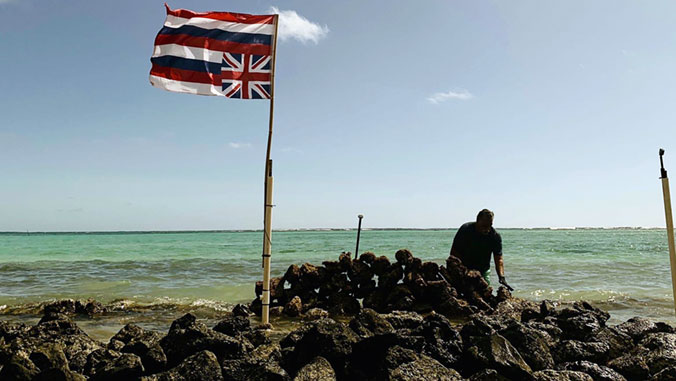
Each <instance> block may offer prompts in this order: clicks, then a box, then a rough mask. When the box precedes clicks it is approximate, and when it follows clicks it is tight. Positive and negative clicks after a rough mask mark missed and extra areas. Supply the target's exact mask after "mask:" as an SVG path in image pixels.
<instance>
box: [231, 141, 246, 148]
mask: <svg viewBox="0 0 676 381" xmlns="http://www.w3.org/2000/svg"><path fill="white" fill-rule="evenodd" d="M228 145H229V146H230V148H234V149H240V148H249V147H251V143H239V142H230V143H228Z"/></svg>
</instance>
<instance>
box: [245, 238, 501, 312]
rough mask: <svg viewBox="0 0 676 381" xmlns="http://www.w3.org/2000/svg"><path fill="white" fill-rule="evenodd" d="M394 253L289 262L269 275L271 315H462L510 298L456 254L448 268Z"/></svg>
mask: <svg viewBox="0 0 676 381" xmlns="http://www.w3.org/2000/svg"><path fill="white" fill-rule="evenodd" d="M394 257H395V261H393V262H391V261H390V260H389V259H388V258H387V257H386V256H380V257H377V256H376V255H375V254H373V253H371V252H366V253H364V254H362V255H360V256H359V259H352V254H351V253H342V254H340V256H339V257H338V260H337V261H326V262H323V263H322V265H321V266H315V265H313V264H310V263H305V264H303V265H301V266H300V267H299V266H297V265H291V266H289V268H288V269H287V271H286V273H285V274H284V275H283V276H280V277H274V278H271V281H270V298H271V314H272V315H279V314H282V313H283V314H285V315H287V316H290V317H296V316H299V315H302V314H305V313H307V312H308V311H310V310H313V309H314V308H320V309H324V310H328V311H329V312H330V313H332V314H345V315H354V314H356V313H358V312H359V310H360V309H361V308H362V306H363V307H364V308H371V309H373V310H375V311H377V312H381V313H387V312H390V311H395V310H396V311H415V312H421V313H426V312H431V311H436V312H437V313H441V314H443V315H444V316H447V317H449V318H460V317H467V316H470V315H472V314H474V313H477V312H480V311H483V312H491V311H493V309H494V308H495V307H496V306H497V305H498V303H499V302H500V301H502V300H505V299H508V298H510V294H509V291H507V289H505V288H504V287H501V288H500V289H499V290H498V293H497V296H494V295H493V289H492V288H491V287H490V286H489V285H488V283H486V281H485V280H484V279H483V278H482V277H481V274H480V273H479V272H478V271H470V270H468V269H467V268H465V266H463V265H462V263H461V262H460V261H459V260H458V259H457V258H455V257H450V258H449V259H448V260H447V261H446V266H439V265H438V264H436V263H434V262H423V261H421V260H420V258H416V257H414V256H413V254H411V252H410V251H408V250H406V249H402V250H399V251H397V252H396V253H395V255H394ZM255 292H256V299H254V301H253V302H252V303H251V309H252V310H253V311H254V312H256V313H258V314H260V312H261V299H260V297H261V294H262V292H263V283H262V282H257V283H256V288H255ZM360 300H361V303H360Z"/></svg>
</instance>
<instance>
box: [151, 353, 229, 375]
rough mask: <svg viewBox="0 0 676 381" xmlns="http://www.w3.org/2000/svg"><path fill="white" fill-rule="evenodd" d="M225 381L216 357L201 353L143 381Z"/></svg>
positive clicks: (212, 354) (211, 354)
mask: <svg viewBox="0 0 676 381" xmlns="http://www.w3.org/2000/svg"><path fill="white" fill-rule="evenodd" d="M207 380H208V381H223V374H222V373H221V367H220V365H219V364H218V359H217V358H216V355H215V354H214V353H212V352H210V351H200V352H198V353H196V354H194V355H192V356H189V357H187V358H186V359H185V360H183V361H182V362H181V363H180V364H179V365H178V366H176V367H175V368H173V369H170V370H168V371H166V372H163V373H158V374H154V375H152V376H149V377H144V378H143V379H142V381H207Z"/></svg>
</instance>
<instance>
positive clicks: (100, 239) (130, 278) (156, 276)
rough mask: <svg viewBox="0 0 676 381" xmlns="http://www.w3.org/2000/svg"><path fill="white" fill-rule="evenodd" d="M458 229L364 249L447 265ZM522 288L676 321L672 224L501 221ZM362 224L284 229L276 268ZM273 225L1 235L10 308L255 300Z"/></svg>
mask: <svg viewBox="0 0 676 381" xmlns="http://www.w3.org/2000/svg"><path fill="white" fill-rule="evenodd" d="M454 233H455V230H382V231H381V230H378V231H374V230H366V231H363V232H362V235H361V243H360V251H362V252H363V251H366V250H369V251H373V252H374V253H376V254H377V255H387V256H390V257H393V255H394V252H395V251H396V250H397V249H399V248H408V249H410V250H411V251H412V252H413V253H414V255H416V256H418V257H421V258H423V259H424V260H431V261H436V262H438V263H443V261H444V260H445V259H446V257H447V256H448V252H449V248H450V243H451V240H452V238H453V235H454ZM501 234H502V236H503V244H504V253H505V257H504V258H505V268H506V273H507V279H508V281H509V283H510V284H511V285H512V286H513V287H515V288H516V289H517V291H516V292H515V294H516V295H517V296H521V297H524V298H530V299H534V300H540V299H544V298H547V299H554V300H562V301H569V300H578V299H586V300H590V301H593V302H596V303H597V305H598V306H600V307H601V308H604V309H606V310H608V311H610V312H611V315H612V317H613V320H616V321H617V320H625V319H627V318H629V317H632V316H636V315H642V316H647V317H650V318H654V319H659V320H664V321H670V322H674V321H675V319H674V311H673V306H672V295H671V278H670V270H669V258H668V253H667V244H666V233H665V231H664V230H633V229H626V230H580V229H578V230H519V229H505V230H501ZM355 238H356V232H355V231H284V232H274V233H273V238H272V239H273V257H272V273H273V276H274V275H281V274H283V272H284V271H285V270H286V268H287V267H288V266H289V265H290V264H292V263H296V264H301V263H303V262H310V263H315V264H320V263H321V262H322V261H324V260H333V259H336V258H337V256H338V254H340V252H342V251H353V250H354V244H355ZM261 243H262V233H261V232H196V233H122V234H30V235H26V234H0V313H3V311H5V313H7V311H10V310H11V309H12V308H11V307H12V306H16V305H22V304H26V303H34V302H40V301H45V300H49V299H55V298H95V299H97V300H100V301H102V302H111V301H113V300H118V299H124V300H126V301H128V302H129V303H139V304H144V305H148V304H150V305H153V304H158V305H159V304H165V305H168V304H170V305H180V306H207V307H209V308H215V309H219V308H227V306H228V305H230V304H232V303H237V302H243V301H246V302H248V301H251V300H252V299H253V297H254V293H253V285H254V282H255V281H257V280H259V279H260V278H261V267H260V264H261V257H260V253H261Z"/></svg>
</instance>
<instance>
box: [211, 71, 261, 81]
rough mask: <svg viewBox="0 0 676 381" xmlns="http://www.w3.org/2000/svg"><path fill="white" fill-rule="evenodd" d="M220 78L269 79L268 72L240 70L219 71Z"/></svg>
mask: <svg viewBox="0 0 676 381" xmlns="http://www.w3.org/2000/svg"><path fill="white" fill-rule="evenodd" d="M220 78H223V79H236V80H239V81H241V80H245V81H260V82H265V81H270V73H251V72H244V73H242V72H241V71H225V70H223V72H222V73H221V76H220Z"/></svg>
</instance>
